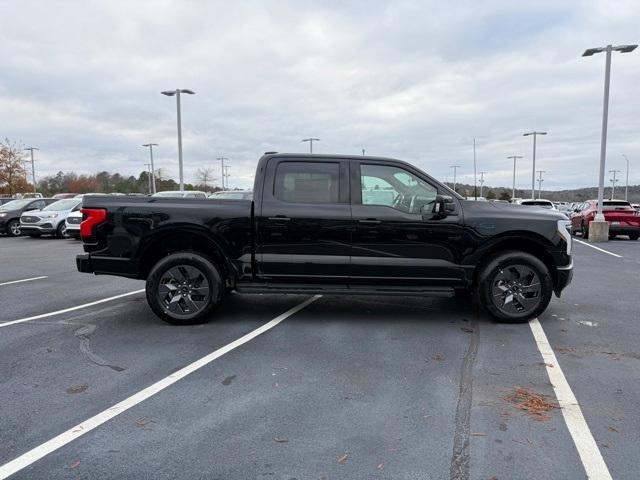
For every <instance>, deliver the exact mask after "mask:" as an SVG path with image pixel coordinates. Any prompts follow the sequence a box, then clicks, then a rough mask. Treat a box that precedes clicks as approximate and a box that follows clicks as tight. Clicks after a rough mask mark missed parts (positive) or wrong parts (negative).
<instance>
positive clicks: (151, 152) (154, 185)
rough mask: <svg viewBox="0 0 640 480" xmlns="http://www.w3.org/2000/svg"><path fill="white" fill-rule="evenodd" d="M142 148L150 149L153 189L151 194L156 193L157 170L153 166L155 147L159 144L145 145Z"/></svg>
mask: <svg viewBox="0 0 640 480" xmlns="http://www.w3.org/2000/svg"><path fill="white" fill-rule="evenodd" d="M142 146H143V147H149V158H150V161H151V187H152V191H151V193H156V170H155V167H154V166H153V147H157V146H158V144H157V143H145V144H144V145H142Z"/></svg>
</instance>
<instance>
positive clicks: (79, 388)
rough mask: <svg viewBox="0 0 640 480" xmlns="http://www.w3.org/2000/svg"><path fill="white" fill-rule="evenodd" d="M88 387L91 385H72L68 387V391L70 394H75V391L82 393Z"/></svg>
mask: <svg viewBox="0 0 640 480" xmlns="http://www.w3.org/2000/svg"><path fill="white" fill-rule="evenodd" d="M87 388H89V385H87V384H86V383H85V384H82V385H71V386H70V387H69V388H67V393H69V394H72V395H73V394H74V393H82V392H84V391H85V390H86V389H87Z"/></svg>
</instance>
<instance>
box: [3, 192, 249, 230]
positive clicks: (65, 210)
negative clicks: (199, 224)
mask: <svg viewBox="0 0 640 480" xmlns="http://www.w3.org/2000/svg"><path fill="white" fill-rule="evenodd" d="M199 194H202V195H199ZM85 195H106V194H100V193H96V194H85ZM83 196H84V195H82V194H67V193H65V194H59V197H58V198H55V197H52V198H21V199H13V200H10V201H7V202H4V203H2V205H0V233H4V234H6V235H8V236H10V237H16V236H19V235H29V236H31V237H40V236H41V235H52V236H54V237H57V238H63V237H74V238H78V239H79V238H80V224H81V223H82V212H81V211H80V209H81V207H82V197H83ZM153 196H157V197H173V198H175V197H182V198H212V199H217V200H246V199H251V198H252V197H253V192H251V191H248V190H229V191H222V192H216V193H214V194H212V195H209V196H208V197H207V194H206V193H204V192H193V191H184V192H158V193H157V194H155V195H153ZM60 197H62V198H60Z"/></svg>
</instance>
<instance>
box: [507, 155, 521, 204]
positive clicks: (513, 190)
mask: <svg viewBox="0 0 640 480" xmlns="http://www.w3.org/2000/svg"><path fill="white" fill-rule="evenodd" d="M507 158H513V185H512V187H511V201H512V202H513V199H514V198H516V160H517V159H518V158H522V155H511V156H510V157H507Z"/></svg>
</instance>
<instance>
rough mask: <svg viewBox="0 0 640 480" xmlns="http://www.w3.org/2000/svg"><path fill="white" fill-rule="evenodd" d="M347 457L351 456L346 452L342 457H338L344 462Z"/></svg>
mask: <svg viewBox="0 0 640 480" xmlns="http://www.w3.org/2000/svg"><path fill="white" fill-rule="evenodd" d="M347 458H349V455H347V454H346V453H345V454H344V455H342V456H341V457H340V458H338V463H342V462H344V461H345V460H346V459H347Z"/></svg>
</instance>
